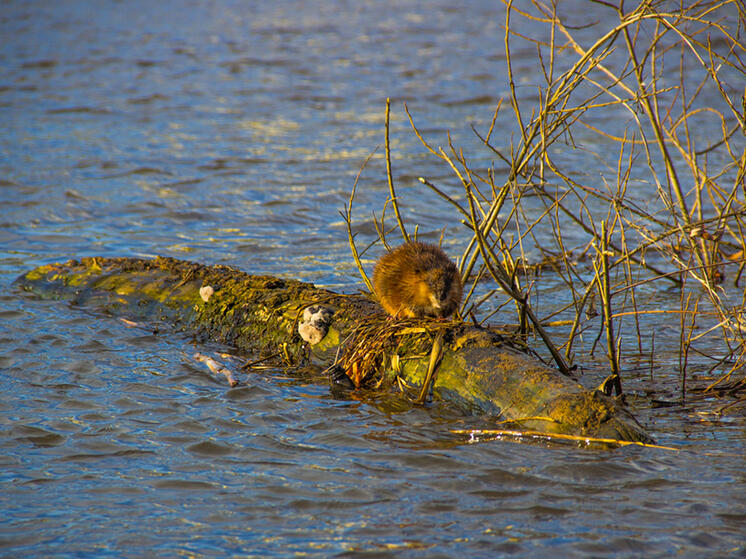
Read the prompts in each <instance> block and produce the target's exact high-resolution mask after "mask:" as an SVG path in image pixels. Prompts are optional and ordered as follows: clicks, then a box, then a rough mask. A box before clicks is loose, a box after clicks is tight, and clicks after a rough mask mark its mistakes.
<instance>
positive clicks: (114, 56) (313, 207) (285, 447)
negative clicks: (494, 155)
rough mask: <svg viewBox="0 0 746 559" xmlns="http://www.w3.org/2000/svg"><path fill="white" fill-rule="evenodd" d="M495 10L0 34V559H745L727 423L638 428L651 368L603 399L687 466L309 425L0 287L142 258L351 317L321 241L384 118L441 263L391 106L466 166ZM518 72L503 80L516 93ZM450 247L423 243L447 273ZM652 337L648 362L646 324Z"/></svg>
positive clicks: (342, 278) (242, 11)
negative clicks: (334, 300) (619, 406)
mask: <svg viewBox="0 0 746 559" xmlns="http://www.w3.org/2000/svg"><path fill="white" fill-rule="evenodd" d="M501 10H502V7H501V6H500V5H496V4H494V3H492V2H482V1H479V0H475V1H473V2H467V3H466V4H464V5H463V6H460V7H458V8H456V7H453V6H452V5H451V4H450V3H446V2H436V3H425V4H423V3H418V2H402V3H395V4H387V3H381V2H374V3H366V4H364V5H360V4H355V3H351V4H350V3H345V2H336V1H335V2H311V3H295V2H293V3H290V2H265V3H249V4H246V3H242V2H231V1H226V2H221V3H200V2H190V3H187V4H178V5H175V4H173V3H169V2H163V3H155V4H154V3H134V4H133V3H123V4H111V5H109V4H105V5H101V4H98V3H91V2H86V1H73V2H66V3H62V4H60V3H42V2H6V3H4V4H3V8H2V10H0V30H1V31H2V35H3V38H4V40H3V41H2V42H0V65H2V68H3V77H2V79H0V118H2V122H3V134H2V135H1V136H0V201H2V204H3V212H2V213H0V272H1V273H2V278H3V280H2V283H1V285H3V286H4V287H5V289H4V290H3V293H2V294H0V390H2V392H3V397H2V398H0V423H1V424H2V431H1V432H2V435H1V436H0V464H1V465H2V467H1V468H0V477H1V478H2V482H3V491H2V495H1V496H0V503H2V505H1V506H2V515H1V516H2V521H0V549H2V552H0V553H1V554H3V555H5V554H7V555H9V556H51V555H53V556H68V555H69V556H81V555H95V556H100V555H126V556H152V555H155V554H159V555H160V554H162V555H166V556H173V555H178V554H185V555H191V556H195V557H203V556H226V555H241V556H245V555H250V556H251V555H253V556H287V555H291V554H294V553H304V554H309V555H315V556H335V555H336V556H345V555H348V556H355V555H358V554H366V553H367V554H369V555H376V554H390V555H393V556H405V557H406V556H427V557H433V556H444V557H446V556H457V555H469V556H482V557H494V556H499V555H516V556H524V557H525V556H537V557H542V556H552V557H555V556H568V555H575V556H587V557H598V556H641V555H645V556H660V557H666V556H672V555H681V556H686V557H700V556H713V555H715V556H722V555H725V554H728V553H731V554H734V555H738V554H739V553H740V554H743V550H744V547H743V546H744V544H743V541H744V538H743V526H744V521H746V503H744V499H743V497H742V495H743V494H744V483H745V480H744V473H745V472H744V466H743V458H742V457H743V427H744V422H743V417H742V416H739V415H738V414H734V415H731V416H730V417H729V418H728V419H722V420H721V419H719V418H718V417H715V416H711V415H705V414H703V413H702V412H703V411H706V410H707V409H711V408H705V407H697V406H690V407H687V408H682V407H673V408H653V407H650V402H649V399H648V398H644V397H642V394H644V390H646V389H648V388H650V387H651V386H653V387H655V390H661V391H663V392H664V394H665V393H666V392H665V391H671V394H670V396H671V398H670V399H675V397H676V393H675V389H676V388H675V381H676V379H677V377H676V373H675V366H676V364H675V363H674V360H673V359H672V358H670V357H668V356H666V355H665V352H664V351H662V350H661V353H660V356H659V360H658V365H657V368H655V371H654V375H653V376H654V379H653V381H652V382H651V381H650V379H649V377H650V371H649V369H648V368H647V367H640V368H639V369H635V370H630V371H628V372H627V373H626V376H625V380H626V381H627V383H626V384H625V387H626V388H627V389H628V390H629V391H630V394H631V396H632V398H631V400H632V403H633V405H635V411H636V413H637V415H638V416H639V417H640V419H641V420H642V421H643V422H645V423H646V424H647V425H648V426H649V428H650V430H651V431H652V432H653V434H654V435H655V436H656V437H657V438H658V439H659V441H660V442H661V443H662V444H665V445H672V446H677V447H681V448H683V449H685V450H684V451H683V452H670V451H662V450H655V449H637V448H625V449H620V450H615V451H594V450H579V449H577V448H575V447H571V446H561V445H558V446H551V447H547V446H546V445H542V444H535V445H530V444H516V443H511V442H501V441H491V442H481V443H476V444H474V443H470V442H469V441H468V440H465V439H463V438H462V437H461V436H459V435H454V434H453V433H451V430H453V429H464V428H472V427H489V426H491V425H492V423H491V422H490V419H489V418H475V417H461V416H459V415H457V414H456V413H455V412H454V411H453V410H449V409H444V408H442V407H439V406H437V405H435V406H433V407H430V408H427V409H421V408H412V407H409V406H405V405H399V406H395V409H392V406H389V407H385V406H383V405H379V403H377V402H370V401H357V400H346V399H335V398H333V397H332V396H331V395H330V393H329V390H328V388H327V387H326V386H325V385H324V384H323V383H320V382H318V379H315V378H313V377H307V376H304V375H299V374H298V372H296V371H283V370H271V371H265V372H261V373H259V372H255V373H248V374H242V375H241V376H240V380H241V385H240V386H238V387H236V388H232V389H230V388H228V387H227V385H226V384H225V382H223V381H221V380H220V379H217V378H215V377H214V376H212V375H211V374H210V373H209V372H208V371H207V370H206V369H205V368H204V367H203V366H202V365H201V364H198V363H195V362H194V361H193V360H192V358H191V356H192V354H193V353H194V351H195V347H194V344H193V342H192V341H191V340H190V339H188V338H185V337H183V336H181V335H173V334H169V333H159V334H153V333H152V332H150V331H147V330H145V329H143V328H133V327H130V326H128V325H126V324H124V323H122V322H120V321H118V320H116V319H114V318H111V317H107V316H95V315H91V314H87V313H85V312H83V311H81V310H80V309H75V308H72V307H70V306H69V305H68V304H66V303H64V302H56V301H50V302H45V301H36V300H29V299H26V298H22V297H21V296H20V294H18V293H16V292H14V291H12V288H11V287H10V284H11V282H12V280H13V279H14V278H15V276H17V275H18V274H19V273H20V272H21V271H23V270H26V269H28V268H30V267H32V266H35V265H38V264H40V263H44V262H49V261H58V260H64V259H67V258H69V257H81V256H87V255H98V254H104V255H153V254H165V255H172V256H176V257H180V258H188V259H193V260H198V261H202V262H207V263H227V264H231V265H234V266H237V267H239V268H242V269H244V270H247V271H250V272H260V273H272V274H279V275H285V276H289V277H299V278H304V279H307V280H309V281H314V282H316V283H318V284H321V285H326V286H330V287H332V288H335V289H340V290H346V291H354V290H356V289H358V288H359V285H360V284H359V281H358V279H357V272H356V270H355V267H354V265H353V264H352V262H351V261H350V258H349V249H348V246H347V240H346V236H345V233H344V227H343V222H342V220H341V218H340V217H339V214H338V212H339V210H341V209H342V208H343V206H344V204H345V203H346V202H347V200H348V197H349V190H350V187H351V184H352V181H353V180H354V177H355V175H356V173H357V171H358V168H359V165H360V164H361V162H362V160H363V159H364V158H365V157H366V156H367V155H368V154H369V153H370V152H371V151H372V150H373V149H374V148H375V147H376V145H378V144H380V143H382V129H381V128H382V121H383V106H384V100H385V98H386V97H387V96H389V97H392V99H393V100H394V104H393V106H394V107H395V109H394V111H393V113H392V145H393V147H394V151H393V157H394V170H395V173H396V176H397V181H398V184H399V185H400V194H401V195H402V197H403V198H404V200H405V201H406V200H410V201H409V202H408V203H406V204H405V211H406V212H407V216H408V217H410V218H411V219H412V220H414V221H416V222H417V223H419V224H420V228H421V229H420V231H421V233H422V235H423V236H424V237H425V238H437V236H439V234H440V230H441V228H442V227H443V225H444V223H445V222H448V221H451V217H450V216H451V214H450V213H449V208H448V207H447V205H445V204H444V203H443V202H441V201H440V200H438V199H435V198H434V197H431V195H430V194H427V193H423V192H422V191H421V190H419V189H417V186H416V184H417V180H416V178H417V176H419V175H426V176H428V177H430V178H432V180H434V181H436V182H439V183H442V184H443V185H444V188H458V185H454V184H453V181H452V179H451V178H450V176H449V174H448V171H447V169H444V168H442V167H441V166H439V165H437V164H436V163H434V162H433V161H432V160H431V159H429V158H427V157H426V155H425V154H424V153H423V149H422V148H421V147H420V146H419V145H418V143H417V140H416V138H414V137H413V135H412V134H411V132H410V131H409V130H408V126H409V125H408V123H407V122H406V120H405V117H404V116H403V114H402V112H401V109H400V107H401V105H400V101H402V100H406V101H407V103H408V105H409V108H410V110H411V111H412V112H413V114H414V115H415V117H416V119H417V122H418V125H419V126H420V127H421V128H422V130H423V132H425V133H426V134H427V135H428V137H437V138H444V135H445V131H446V130H449V129H450V130H452V131H453V137H454V141H455V143H457V144H458V145H463V146H464V149H465V151H467V152H468V151H469V149H470V146H472V147H473V146H476V141H475V138H474V137H473V135H472V134H471V132H470V130H469V129H468V124H469V123H471V122H474V123H476V124H477V126H483V125H485V123H486V124H487V125H489V119H490V118H491V115H492V111H493V110H494V103H495V100H496V99H497V98H499V97H501V96H503V95H505V93H506V88H507V84H506V81H505V79H504V67H503V62H502V54H501V52H502V48H503V46H502V45H503V38H502V33H503V31H502V29H501V25H502V22H503V16H504V14H503V12H502V11H501ZM526 60H533V58H525V59H524V58H522V57H521V53H520V52H517V53H516V56H515V62H516V63H517V64H518V65H519V67H518V71H519V72H522V73H523V74H524V75H526V76H529V75H531V74H532V73H533V72H535V71H536V69H535V68H532V67H520V64H522V63H523V64H525V61H526ZM520 94H521V95H523V96H525V98H526V99H530V97H531V96H532V95H535V92H534V91H533V90H532V89H531V88H530V87H528V86H526V88H525V89H522V90H521V92H520ZM503 132H504V133H505V134H506V135H507V134H509V133H510V131H503ZM380 151H381V150H380V149H379V152H380ZM479 153H480V154H481V152H479ZM481 156H482V155H480V157H481ZM484 157H486V158H487V159H485V161H484V165H487V164H489V157H490V156H489V155H488V154H487V155H484ZM573 157H579V156H577V155H575V154H573V153H570V152H568V154H567V158H568V161H572V160H573ZM577 164H578V167H581V166H582V164H583V161H582V159H579V160H578V161H577ZM383 168H384V167H383V163H382V160H381V157H380V153H379V155H378V156H377V157H376V158H374V159H373V160H372V162H371V164H370V166H369V169H368V170H367V171H366V173H365V174H364V175H363V177H362V178H361V182H360V185H359V191H358V196H357V197H356V212H357V216H356V217H357V219H358V221H359V222H360V230H359V232H360V235H361V238H366V239H367V238H370V237H371V236H372V235H374V234H375V233H374V228H373V226H372V221H371V212H372V211H373V210H375V211H376V212H380V208H381V201H382V199H383V198H384V197H385V195H386V186H385V175H384V173H383ZM461 234H462V231H460V229H459V228H458V227H450V226H449V227H448V229H447V239H448V242H449V243H451V245H449V247H448V248H449V250H450V249H452V250H453V252H457V251H458V248H459V247H460V243H462V242H463V240H464V238H462V237H461V236H460V235H461ZM374 256H375V255H373V254H371V255H368V258H369V259H372V258H373V257H374ZM368 262H369V260H368ZM542 281H546V282H547V283H548V285H547V286H546V291H545V293H547V294H548V296H549V295H551V294H553V293H555V292H558V291H559V288H558V287H555V286H553V285H552V284H551V281H552V280H551V278H543V279H542ZM650 296H651V302H650V303H649V304H651V305H654V304H660V301H661V300H662V299H666V298H668V297H671V298H676V297H678V295H677V294H676V293H671V294H667V293H651V294H650ZM649 326H650V328H651V329H652V328H655V329H656V332H657V334H656V335H658V336H660V337H661V338H662V337H665V335H666V334H665V323H664V322H663V321H661V323H660V324H656V323H652V322H651V324H650V325H649ZM677 335H678V334H677V333H675V332H672V333H670V339H678V338H677ZM659 340H660V338H659ZM663 346H665V344H664V343H663V342H657V346H656V347H658V348H661V347H663ZM220 349H222V348H213V347H205V346H200V347H198V348H197V350H199V351H201V352H204V353H209V352H213V351H218V350H220ZM593 374H594V372H590V373H589V376H590V381H589V382H592V381H593V380H594V378H595V377H594V376H593ZM598 376H599V377H601V378H603V376H604V375H603V373H599V374H598Z"/></svg>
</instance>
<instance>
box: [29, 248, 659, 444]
mask: <svg viewBox="0 0 746 559" xmlns="http://www.w3.org/2000/svg"><path fill="white" fill-rule="evenodd" d="M16 283H17V285H19V286H20V287H21V288H22V289H24V290H25V291H27V292H30V293H33V294H36V295H38V296H40V297H43V298H59V299H68V300H72V301H73V302H74V303H75V304H76V305H78V306H81V307H84V308H91V309H97V310H103V311H105V312H108V313H110V314H112V315H115V316H120V317H123V318H126V319H129V320H134V321H137V322H141V323H146V324H149V325H152V326H154V327H157V328H159V329H160V328H162V325H168V328H170V329H175V330H176V331H183V332H188V333H190V334H192V335H195V336H197V337H198V338H199V339H204V340H210V341H215V342H220V343H224V344H228V345H230V346H233V347H234V348H235V349H236V352H237V353H239V354H242V355H246V356H247V357H248V356H252V357H253V358H255V357H256V356H268V355H276V354H278V353H279V354H280V355H282V356H284V358H285V359H286V360H290V361H291V362H295V363H302V362H303V361H305V360H309V359H310V360H311V361H312V362H314V363H316V364H318V365H320V366H322V367H329V366H331V365H333V364H335V363H338V362H339V361H340V356H343V359H342V360H341V361H342V363H343V365H344V366H343V367H342V369H343V370H345V371H346V372H347V374H348V375H350V376H351V377H353V380H354V381H355V382H356V384H363V385H364V384H366V383H370V382H371V376H370V374H369V372H368V373H360V374H359V376H358V378H354V377H355V375H354V374H351V372H353V371H357V372H358V373H359V371H358V367H363V366H365V365H366V364H367V366H368V367H370V366H371V364H372V366H373V368H374V369H375V374H374V375H373V378H374V380H376V382H378V384H379V385H381V384H383V385H385V386H390V387H392V390H394V389H396V390H399V389H404V390H409V389H411V391H412V393H417V392H418V391H419V389H420V388H421V386H422V384H423V381H424V378H425V376H426V373H427V370H428V365H429V364H430V361H431V358H432V357H433V356H432V355H431V349H432V347H433V341H434V340H435V338H436V336H440V340H439V344H438V347H440V343H441V340H442V352H439V355H438V358H439V359H440V360H439V366H438V368H437V373H436V378H435V382H434V386H433V397H434V398H436V399H440V400H442V401H445V402H447V403H448V404H449V405H452V406H456V407H458V408H460V409H462V410H464V411H467V412H470V413H478V414H483V415H487V416H494V417H495V418H497V420H500V421H507V422H509V423H508V425H512V426H513V427H515V426H518V427H520V428H522V429H527V430H533V431H542V432H547V433H560V434H566V435H574V436H588V437H594V438H609V439H619V440H624V441H638V442H652V439H651V438H650V436H649V435H648V434H647V433H646V432H645V430H644V429H643V428H642V427H641V426H640V425H639V424H638V422H637V421H636V420H635V418H634V417H633V416H632V414H631V413H630V412H629V411H628V410H627V409H626V408H625V407H624V406H623V405H622V404H621V403H620V402H619V401H618V400H616V399H614V398H611V397H609V396H606V395H605V394H603V393H602V392H600V391H598V390H595V389H586V388H584V387H583V386H582V385H580V384H578V383H577V382H576V381H575V380H573V379H571V378H569V377H567V376H564V375H562V374H561V373H560V372H559V371H557V370H555V369H552V368H550V367H548V366H546V365H544V364H543V363H542V362H541V361H539V359H538V358H536V357H534V356H533V355H531V353H530V352H529V351H528V350H527V349H525V348H523V347H522V346H521V344H520V343H517V342H516V341H515V340H514V339H512V338H511V337H510V336H507V335H502V334H500V333H497V332H495V331H492V330H490V329H486V328H480V327H477V326H475V325H471V324H466V323H463V322H455V321H452V322H447V321H443V320H426V321H422V320H419V321H418V320H415V319H409V320H407V321H393V320H392V319H390V318H388V317H387V316H386V315H385V314H384V313H383V312H382V311H381V308H380V306H379V305H378V304H377V303H376V302H375V301H373V300H371V299H370V298H368V297H365V296H363V295H343V294H338V293H334V292H332V291H328V290H326V289H319V288H316V287H314V286H313V285H312V284H310V283H303V282H300V281H296V280H289V279H281V278H276V277H271V276H262V275H250V274H246V273H244V272H241V271H239V270H236V269H234V268H231V267H228V266H203V265H201V264H197V263H194V262H187V261H182V260H176V259H173V258H164V257H157V258H155V259H137V258H84V259H82V260H81V261H75V260H71V261H69V262H66V263H61V264H49V265H45V266H40V267H38V268H36V269H33V270H31V271H29V272H27V273H25V274H23V275H22V276H21V277H19V278H18V279H17V280H16ZM361 325H363V326H364V327H361ZM366 329H367V330H368V331H369V332H374V333H375V336H374V337H371V338H369V339H368V340H367V341H366V340H365V339H363V338H361V335H360V332H361V331H363V330H366ZM299 331H300V333H299ZM301 334H302V335H301ZM353 344H355V345H354V347H353ZM365 344H370V351H368V350H367V349H366V348H367V345H365ZM338 368H339V367H338ZM384 381H386V382H385V383H384ZM407 387H409V388H407Z"/></svg>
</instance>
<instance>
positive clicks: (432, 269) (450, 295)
mask: <svg viewBox="0 0 746 559" xmlns="http://www.w3.org/2000/svg"><path fill="white" fill-rule="evenodd" d="M373 288H374V290H375V293H376V296H377V297H378V301H379V302H380V303H381V306H383V308H384V309H385V310H386V312H388V313H389V314H390V315H392V316H394V317H409V318H422V317H426V316H427V317H434V318H444V317H447V316H450V315H451V314H453V313H454V312H455V311H456V309H458V306H459V304H460V303H461V294H462V290H463V287H462V285H461V277H460V276H459V273H458V268H456V265H455V264H454V263H453V262H452V261H451V259H450V258H448V256H447V255H446V253H445V252H443V251H442V250H441V249H440V248H439V247H437V246H436V245H430V244H425V243H419V242H410V243H405V244H403V245H401V246H399V247H397V248H396V249H394V250H392V251H391V252H388V253H386V254H384V255H383V256H382V257H381V258H380V259H379V260H378V262H377V263H376V266H375V268H374V270H373Z"/></svg>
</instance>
